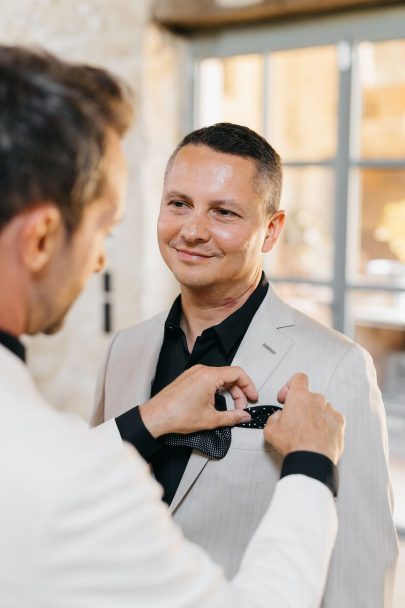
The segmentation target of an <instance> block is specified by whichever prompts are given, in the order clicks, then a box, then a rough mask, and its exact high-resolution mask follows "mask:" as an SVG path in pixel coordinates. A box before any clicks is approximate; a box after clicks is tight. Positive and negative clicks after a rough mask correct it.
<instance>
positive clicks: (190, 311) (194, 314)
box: [180, 270, 261, 351]
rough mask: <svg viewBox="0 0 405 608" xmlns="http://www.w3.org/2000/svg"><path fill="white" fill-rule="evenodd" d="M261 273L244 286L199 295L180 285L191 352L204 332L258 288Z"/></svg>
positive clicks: (184, 323)
mask: <svg viewBox="0 0 405 608" xmlns="http://www.w3.org/2000/svg"><path fill="white" fill-rule="evenodd" d="M260 277H261V270H260V271H259V272H258V273H257V274H256V276H255V277H254V278H252V279H251V280H250V281H249V282H246V283H245V284H243V285H235V284H233V285H232V286H231V287H230V288H228V289H226V288H225V287H224V286H221V287H220V288H219V289H217V288H215V289H214V290H212V289H211V290H208V291H207V292H204V293H202V292H201V291H199V290H194V289H190V288H187V287H185V286H184V285H182V288H181V305H182V318H181V323H180V325H181V328H182V329H183V331H184V333H185V335H186V339H187V344H188V347H189V350H190V351H191V350H192V348H193V346H194V343H195V341H196V339H197V338H198V336H200V335H201V334H202V332H203V331H204V330H205V329H208V328H209V327H212V326H213V325H219V323H222V321H224V319H226V318H227V317H229V315H231V314H232V313H233V312H235V311H236V310H238V309H239V308H241V306H243V304H244V303H245V302H246V301H247V300H248V298H249V297H250V296H251V294H252V293H253V292H254V290H255V289H256V287H257V286H258V284H259V281H260Z"/></svg>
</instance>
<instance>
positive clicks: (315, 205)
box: [265, 167, 334, 280]
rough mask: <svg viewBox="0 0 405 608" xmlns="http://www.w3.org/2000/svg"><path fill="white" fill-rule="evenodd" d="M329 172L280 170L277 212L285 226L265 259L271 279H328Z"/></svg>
mask: <svg viewBox="0 0 405 608" xmlns="http://www.w3.org/2000/svg"><path fill="white" fill-rule="evenodd" d="M333 199H334V179H333V172H332V171H331V170H329V169H325V168H320V167H309V168H299V169H297V168H294V169H293V168H286V169H285V170H284V183H283V194H282V198H281V208H282V209H284V210H285V211H286V223H285V226H284V230H283V232H282V233H281V236H280V239H279V242H278V243H277V245H276V247H275V248H274V249H273V251H271V252H270V253H269V254H267V255H266V256H265V264H266V268H267V270H268V271H269V272H270V274H271V275H272V276H278V277H283V276H284V277H300V278H307V279H318V280H319V279H330V278H331V277H332V271H333V237H332V221H333V220H332V218H333Z"/></svg>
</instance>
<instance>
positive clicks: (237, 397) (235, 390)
mask: <svg viewBox="0 0 405 608" xmlns="http://www.w3.org/2000/svg"><path fill="white" fill-rule="evenodd" d="M229 392H230V393H231V396H232V399H233V402H234V404H235V409H237V410H243V408H245V407H246V406H247V399H246V395H245V393H244V392H243V390H242V389H241V388H239V386H237V385H236V384H235V385H234V386H231V387H230V388H229Z"/></svg>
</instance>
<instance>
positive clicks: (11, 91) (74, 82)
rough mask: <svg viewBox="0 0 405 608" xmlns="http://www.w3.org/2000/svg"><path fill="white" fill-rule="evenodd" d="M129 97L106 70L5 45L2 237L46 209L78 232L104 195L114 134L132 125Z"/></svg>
mask: <svg viewBox="0 0 405 608" xmlns="http://www.w3.org/2000/svg"><path fill="white" fill-rule="evenodd" d="M132 114H133V110H132V96H131V93H130V91H129V89H128V88H127V87H126V86H125V85H124V84H123V83H122V82H121V81H120V80H119V79H117V78H116V77H115V76H113V75H111V74H110V73H109V72H107V71H106V70H104V69H102V68H96V67H92V66H88V65H79V64H70V63H67V62H65V61H63V60H61V59H59V58H57V57H55V56H54V55H51V54H50V53H48V52H45V51H43V50H38V49H28V48H23V47H17V46H3V45H0V193H1V194H0V230H1V229H2V228H3V227H4V226H5V225H6V224H7V223H8V222H9V221H10V220H11V219H12V218H13V217H14V216H15V215H17V214H18V213H20V212H21V211H23V210H24V209H26V208H27V207H29V206H30V205H32V204H34V203H37V202H40V201H44V200H46V201H51V202H52V203H54V204H55V205H57V207H58V208H59V209H60V212H61V214H62V217H63V220H64V223H65V226H66V229H67V230H68V232H70V233H71V232H73V231H74V230H75V228H76V227H77V226H78V224H79V223H80V220H81V218H82V214H83V211H84V209H85V207H86V205H88V204H89V203H91V202H92V201H93V200H94V199H95V198H97V197H98V196H99V194H100V192H102V189H103V184H104V166H103V159H104V156H105V149H106V139H107V134H108V131H109V130H111V129H112V130H113V131H115V132H116V133H117V135H119V136H120V137H122V136H123V135H124V134H125V132H126V130H127V129H128V127H129V125H130V123H131V120H132Z"/></svg>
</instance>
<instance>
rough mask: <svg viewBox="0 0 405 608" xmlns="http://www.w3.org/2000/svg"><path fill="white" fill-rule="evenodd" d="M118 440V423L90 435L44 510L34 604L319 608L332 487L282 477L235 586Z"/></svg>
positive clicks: (332, 527)
mask: <svg viewBox="0 0 405 608" xmlns="http://www.w3.org/2000/svg"><path fill="white" fill-rule="evenodd" d="M114 433H115V431H114V427H113V425H112V424H109V425H108V426H105V427H104V430H103V431H102V432H101V433H100V432H99V433H98V434H97V433H95V432H94V431H92V432H91V433H90V435H91V440H90V441H87V442H86V445H87V447H86V448H85V449H83V448H82V446H81V451H80V456H79V454H78V457H77V462H75V463H72V466H69V467H67V469H66V471H64V472H62V473H63V474H61V477H60V483H59V484H58V485H57V486H56V487H55V488H54V491H53V501H51V503H50V504H49V505H48V508H47V509H46V510H44V511H43V527H42V542H41V547H42V548H41V550H40V551H39V552H38V555H37V559H36V571H35V573H33V582H32V585H33V589H32V590H31V594H30V596H31V598H34V597H35V598H38V602H37V603H35V604H33V603H32V604H30V605H31V606H35V607H36V608H39V607H41V608H76V607H83V608H93V607H94V608H107V607H108V608H111V607H114V608H129V607H132V608H133V607H139V608H162V607H163V606H164V608H186V607H207V608H208V607H209V608H227V607H228V606H229V607H231V606H232V608H237V607H240V608H242V607H243V608H250V607H263V608H264V607H266V608H284V607H285V608H287V607H293V606H294V608H297V607H298V606H299V607H300V608H310V607H311V608H315V607H316V606H318V605H319V602H320V598H321V596H322V592H323V587H324V584H325V579H326V574H327V569H328V564H329V560H330V556H331V552H332V548H333V544H334V540H335V535H336V528H337V517H336V510H335V503H334V500H333V497H332V494H331V492H330V491H329V490H328V489H327V488H326V486H324V485H323V484H322V483H320V482H318V481H316V480H313V479H310V478H307V477H304V476H301V475H292V476H289V477H286V478H284V479H282V480H281V481H280V482H279V483H278V484H277V489H276V492H275V495H274V498H273V500H272V503H271V506H270V507H269V510H268V512H267V513H266V515H265V517H264V519H263V521H262V523H261V525H260V527H259V529H258V530H257V532H256V534H255V535H254V537H253V538H252V540H251V542H250V544H249V546H248V548H247V551H246V555H245V558H244V560H243V563H242V566H241V569H240V572H239V573H238V575H237V576H236V577H235V578H234V580H233V581H228V580H226V578H225V577H224V574H223V572H222V570H221V568H220V567H219V566H218V565H216V564H215V563H213V562H212V561H211V559H210V558H209V557H208V555H207V554H205V553H204V552H203V551H202V549H200V548H199V547H197V546H196V545H194V544H192V543H190V542H188V541H187V540H186V539H185V538H184V537H183V535H182V533H181V531H180V530H179V529H178V528H177V527H176V526H175V524H174V523H173V520H172V519H171V517H170V514H169V511H168V509H167V508H166V506H165V505H164V504H163V503H162V501H161V489H160V487H159V486H158V485H157V484H156V482H155V481H154V480H153V479H152V478H151V476H150V475H149V472H148V469H147V466H146V465H145V463H144V462H143V460H142V459H141V458H140V456H139V455H138V454H136V453H135V451H134V450H133V449H132V448H130V447H129V446H126V447H125V448H123V444H120V442H119V441H118V440H117V436H114ZM102 434H104V437H102V436H101V435H102ZM97 435H98V436H97ZM108 435H110V439H111V442H109V440H106V438H107V437H108ZM240 525H243V521H241V522H240Z"/></svg>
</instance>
